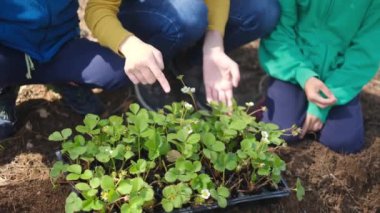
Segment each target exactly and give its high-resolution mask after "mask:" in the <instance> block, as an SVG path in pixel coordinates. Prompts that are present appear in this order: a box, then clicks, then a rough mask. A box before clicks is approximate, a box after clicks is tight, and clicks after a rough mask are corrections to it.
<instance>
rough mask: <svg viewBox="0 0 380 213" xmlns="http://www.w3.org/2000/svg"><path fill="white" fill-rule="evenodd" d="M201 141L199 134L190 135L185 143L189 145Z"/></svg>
mask: <svg viewBox="0 0 380 213" xmlns="http://www.w3.org/2000/svg"><path fill="white" fill-rule="evenodd" d="M200 140H201V136H200V135H199V134H192V135H190V137H189V138H188V139H187V143H189V144H196V143H198V142H199V141H200Z"/></svg>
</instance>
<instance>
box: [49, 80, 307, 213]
mask: <svg viewBox="0 0 380 213" xmlns="http://www.w3.org/2000/svg"><path fill="white" fill-rule="evenodd" d="M185 92H186V93H188V94H190V95H192V92H193V90H192V89H191V88H190V89H187V90H186V91H185ZM191 97H192V96H191ZM252 105H253V104H252V103H247V105H246V106H237V105H236V104H234V105H233V107H232V108H228V107H226V106H224V105H222V104H211V105H210V107H211V110H210V111H204V110H196V109H194V107H193V105H191V104H189V103H186V102H178V103H173V104H171V105H167V106H165V108H164V109H162V110H159V111H158V112H155V111H149V110H146V109H143V108H140V106H139V105H138V104H131V105H130V107H129V111H128V112H127V113H125V114H124V115H122V116H115V115H114V116H111V117H109V118H107V119H101V118H100V117H98V116H96V115H91V114H89V115H87V116H86V117H85V118H84V120H83V124H81V125H78V126H76V128H75V132H73V131H72V130H71V129H64V130H62V131H56V132H54V133H52V134H51V135H50V137H49V139H50V140H51V141H60V142H62V149H61V152H62V154H63V155H64V157H65V158H64V161H57V162H56V163H55V164H54V166H53V168H52V169H51V173H50V175H51V177H52V179H53V180H57V179H58V178H64V179H65V181H67V182H68V183H70V184H71V185H72V186H73V187H74V189H75V192H72V193H71V194H70V195H69V196H68V197H67V200H66V206H65V210H66V212H78V211H85V212H86V211H98V212H114V211H115V210H119V211H121V212H143V211H144V210H146V211H152V210H158V209H161V210H164V211H166V212H171V211H173V210H174V209H177V208H183V207H189V206H192V207H196V206H202V205H203V206H207V205H212V204H214V203H217V204H218V205H219V206H220V207H226V206H227V200H228V199H230V198H234V197H237V196H238V195H239V194H245V195H251V194H255V193H259V192H260V191H261V190H262V189H263V188H267V189H268V188H270V189H276V188H277V187H278V183H279V182H280V180H281V172H282V171H284V170H285V169H286V167H285V163H284V161H283V160H282V159H281V158H280V157H279V156H278V155H277V154H276V153H275V150H276V149H277V148H278V147H279V146H284V145H285V144H284V141H283V140H282V139H281V138H280V136H281V135H283V134H288V132H290V133H291V134H296V133H297V128H295V127H292V128H290V129H287V130H280V129H279V128H278V127H277V126H276V125H274V124H268V123H263V122H258V121H256V119H255V117H253V116H251V114H249V113H248V111H249V108H250V107H252ZM297 186H299V188H300V189H299V191H297V192H298V195H299V196H300V197H302V195H303V191H302V190H303V189H302V190H301V187H302V186H301V185H300V184H298V183H297Z"/></svg>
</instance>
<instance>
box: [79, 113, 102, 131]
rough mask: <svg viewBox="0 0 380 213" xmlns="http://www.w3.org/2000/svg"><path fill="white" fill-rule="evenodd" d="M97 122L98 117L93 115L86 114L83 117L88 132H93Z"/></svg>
mask: <svg viewBox="0 0 380 213" xmlns="http://www.w3.org/2000/svg"><path fill="white" fill-rule="evenodd" d="M99 120H100V118H99V116H97V115H94V114H87V115H86V116H85V117H84V120H83V123H84V124H85V125H86V127H88V129H89V130H93V129H94V128H95V127H96V125H97V124H98V122H99Z"/></svg>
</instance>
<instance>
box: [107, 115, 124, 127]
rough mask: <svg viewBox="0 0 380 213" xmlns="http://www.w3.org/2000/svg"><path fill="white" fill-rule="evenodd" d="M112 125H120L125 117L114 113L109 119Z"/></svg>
mask: <svg viewBox="0 0 380 213" xmlns="http://www.w3.org/2000/svg"><path fill="white" fill-rule="evenodd" d="M108 120H109V121H110V123H111V124H112V126H118V125H121V124H123V118H122V117H120V116H116V115H112V116H111V117H110V118H109V119H108Z"/></svg>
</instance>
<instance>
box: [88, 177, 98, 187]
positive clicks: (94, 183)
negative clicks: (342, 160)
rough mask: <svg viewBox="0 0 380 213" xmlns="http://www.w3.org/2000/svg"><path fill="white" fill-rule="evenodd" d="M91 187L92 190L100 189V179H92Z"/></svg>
mask: <svg viewBox="0 0 380 213" xmlns="http://www.w3.org/2000/svg"><path fill="white" fill-rule="evenodd" d="M90 186H91V188H93V189H96V188H98V187H99V186H100V179H99V178H97V177H96V178H93V179H91V180H90Z"/></svg>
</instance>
